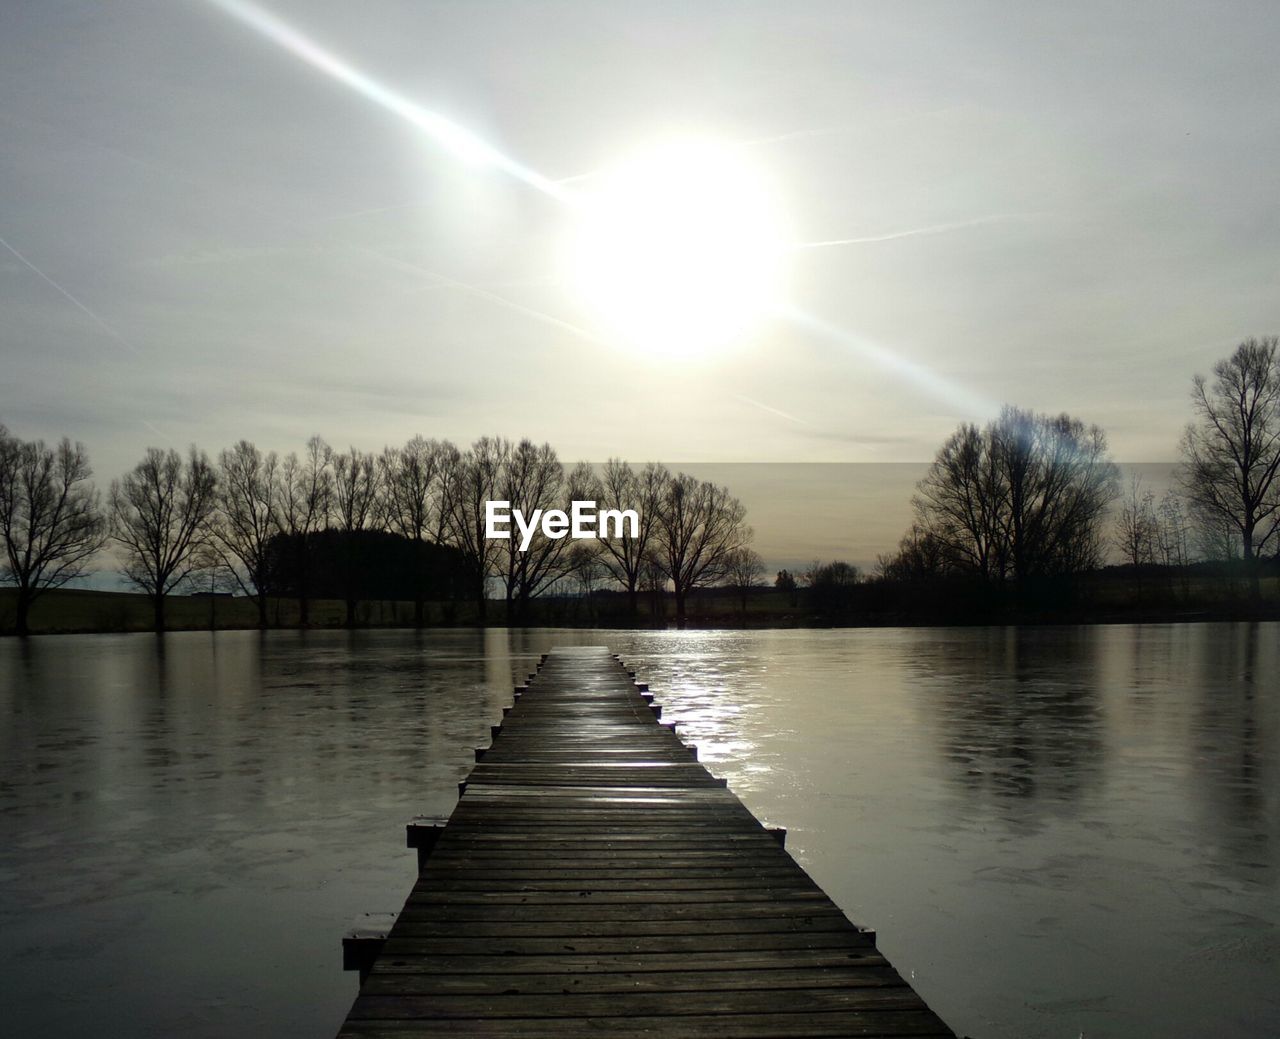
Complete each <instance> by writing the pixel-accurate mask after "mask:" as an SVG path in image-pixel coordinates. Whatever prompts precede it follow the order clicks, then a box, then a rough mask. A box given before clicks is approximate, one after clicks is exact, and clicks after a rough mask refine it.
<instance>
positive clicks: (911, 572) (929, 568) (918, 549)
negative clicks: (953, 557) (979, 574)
mask: <svg viewBox="0 0 1280 1039" xmlns="http://www.w3.org/2000/svg"><path fill="white" fill-rule="evenodd" d="M949 556H950V552H949V550H948V547H947V545H946V544H945V543H944V542H943V540H942V539H941V538H940V537H939V536H938V535H937V534H935V533H934V532H933V531H931V530H928V529H926V528H925V527H922V526H921V525H920V524H919V523H916V524H913V525H912V527H911V529H910V530H909V531H907V533H906V534H904V535H903V536H902V540H901V541H899V542H898V551H897V552H895V553H894V554H893V555H891V556H881V557H880V558H879V560H877V563H878V567H879V571H880V576H881V577H883V578H884V579H885V580H886V581H933V580H937V579H938V578H939V577H942V576H943V575H944V574H946V573H948V572H949V571H950V569H951V566H952V564H951V561H950V558H949Z"/></svg>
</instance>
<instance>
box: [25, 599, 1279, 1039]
mask: <svg viewBox="0 0 1280 1039" xmlns="http://www.w3.org/2000/svg"><path fill="white" fill-rule="evenodd" d="M570 642H579V643H606V644H608V645H610V646H611V647H613V648H614V649H615V650H616V651H618V652H622V653H624V654H625V655H626V656H627V657H628V659H629V661H631V662H633V663H634V664H635V665H636V666H637V667H638V668H639V670H640V671H641V672H642V676H644V677H647V678H648V679H649V681H650V685H651V686H652V688H653V689H654V691H655V693H656V694H657V698H658V699H659V701H661V702H662V703H664V705H665V707H664V712H663V717H664V719H672V720H675V721H677V722H679V723H681V733H682V735H683V736H684V737H685V739H687V740H690V741H692V742H696V743H697V744H698V745H699V748H700V756H701V758H702V760H703V761H704V762H706V763H707V764H708V765H709V767H710V768H711V769H712V770H713V771H714V772H716V773H717V774H719V775H723V776H726V777H727V778H728V780H729V782H730V785H731V786H732V788H733V789H734V790H735V791H736V792H737V793H738V794H739V795H740V796H741V797H742V798H743V800H744V801H745V802H746V803H747V805H748V806H749V807H750V808H752V810H753V811H755V812H756V814H757V815H758V816H760V817H762V818H764V819H766V820H767V821H769V822H770V823H774V824H779V825H784V826H786V827H787V828H788V830H789V831H790V835H789V838H788V848H789V849H790V850H791V851H792V853H793V854H794V855H795V856H796V857H797V858H798V859H799V860H800V862H801V863H802V864H803V865H804V866H805V867H806V868H807V869H808V870H809V872H810V873H811V874H812V875H813V877H814V878H815V879H816V880H817V881H818V882H819V883H820V884H822V885H823V886H824V887H825V888H826V889H827V891H828V892H829V893H830V894H831V896H832V897H833V898H834V899H835V900H836V901H837V902H838V903H839V904H840V905H841V906H842V907H843V908H844V909H845V910H846V912H848V914H849V915H850V916H851V917H852V918H853V919H855V920H857V921H859V922H861V923H866V924H870V925H873V926H875V927H876V928H877V929H878V930H879V932H880V945H881V948H882V949H884V950H885V951H886V952H887V954H888V955H889V956H890V957H892V958H893V960H894V962H895V964H896V965H897V966H898V968H899V970H901V971H902V972H903V973H904V974H907V975H909V976H911V977H913V978H914V982H915V984H916V986H917V987H918V989H919V990H920V992H921V993H922V994H923V995H924V997H925V998H926V999H927V1000H929V1002H930V1003H931V1004H932V1005H933V1006H934V1008H935V1009H936V1010H937V1011H938V1012H939V1013H940V1014H942V1016H943V1017H944V1018H945V1019H946V1020H947V1021H948V1023H949V1024H951V1025H952V1026H953V1027H954V1028H956V1029H957V1030H958V1031H960V1032H962V1033H963V1032H967V1033H969V1034H971V1035H973V1036H976V1037H979V1039H998V1037H1022V1036H1064V1037H1069V1039H1077V1037H1078V1036H1081V1035H1084V1036H1086V1037H1101V1036H1148V1035H1149V1036H1193V1035H1194V1036H1203V1035H1232V1036H1274V1035H1277V1034H1280V985H1278V984H1277V979H1278V978H1280V929H1278V925H1280V886H1278V884H1277V879H1278V872H1280V869H1278V860H1280V852H1278V846H1280V760H1278V759H1280V749H1278V748H1280V625H1275V624H1254V625H1244V624H1242V625H1189V626H1180V627H1163V626H1151V627H1093V628H1056V629H1030V630H1014V629H966V630H937V629H907V630H866V631H821V632H805V631H778V632H711V633H675V632H656V633H655V632H639V633H630V632H607V633H591V632H581V631H550V630H542V631H539V630H532V631H512V632H506V631H490V632H466V631H440V632H429V633H426V634H423V635H419V634H415V633H413V632H365V633H353V634H347V633H337V632H333V633H330V632H325V633H317V632H311V633H306V634H299V633H273V634H271V635H268V636H265V637H264V636H260V635H258V634H256V633H239V632H236V633H220V634H218V635H217V636H211V635H207V634H176V635H169V636H167V637H166V638H165V639H164V640H163V641H157V640H155V639H153V638H151V637H149V636H86V637H72V636H65V637H58V638H47V639H36V640H32V641H31V642H30V643H29V644H25V645H23V644H19V643H17V642H15V641H12V640H8V641H4V642H2V643H0V994H2V998H0V1005H2V1006H3V1008H4V1009H3V1015H4V1022H5V1031H6V1033H7V1034H12V1035H24V1036H28V1035H29V1036H45V1035H78V1034H84V1033H88V1032H90V1031H96V1032H101V1031H106V1032H109V1033H110V1034H113V1035H121V1036H126V1035H129V1036H169V1035H178V1034H181V1035H184V1036H194V1037H204V1036H209V1037H212V1036H230V1035H278V1036H325V1035H331V1034H332V1033H333V1032H334V1030H335V1029H336V1027H337V1025H338V1024H339V1022H340V1021H341V1019H342V1017H343V1015H344V1014H345V1012H346V1010H347V1008H348V1006H349V1005H350V1001H351V999H352V997H353V996H354V992H355V981H354V979H353V976H352V975H344V974H342V973H341V971H340V969H339V967H340V954H339V938H340V936H341V933H342V931H343V930H344V929H345V928H346V927H348V926H349V924H350V923H351V921H352V920H353V919H354V918H355V917H356V916H357V915H358V914H359V913H360V912H363V911H394V910H396V909H398V908H399V906H400V904H401V902H402V901H403V899H404V896H405V894H406V893H407V892H408V889H409V887H410V884H411V882H412V878H413V861H414V860H413V852H410V851H407V850H406V849H405V848H404V847H403V843H404V838H403V828H402V827H403V823H404V821H405V819H406V818H407V817H408V816H411V815H413V814H416V813H420V812H422V813H436V812H447V811H448V810H449V809H450V808H451V806H452V804H453V801H454V799H455V795H456V783H457V781H458V780H459V779H460V778H462V777H463V776H464V775H465V774H466V772H467V771H468V770H469V768H470V767H471V760H472V753H471V751H472V748H473V747H474V746H476V745H477V744H481V745H483V744H484V743H487V742H488V740H487V737H488V726H489V725H490V723H491V722H493V721H495V720H497V718H498V716H499V714H500V708H501V706H502V705H503V704H504V703H506V702H509V696H510V686H511V681H512V674H513V672H514V673H517V674H523V672H525V671H528V670H531V669H532V664H533V662H534V660H535V659H536V655H537V654H538V653H539V652H542V651H544V650H546V649H548V648H550V647H551V646H552V645H555V644H558V643H570Z"/></svg>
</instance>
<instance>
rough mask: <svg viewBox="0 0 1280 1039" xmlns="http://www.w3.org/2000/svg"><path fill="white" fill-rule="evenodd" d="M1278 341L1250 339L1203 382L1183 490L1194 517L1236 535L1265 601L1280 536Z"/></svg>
mask: <svg viewBox="0 0 1280 1039" xmlns="http://www.w3.org/2000/svg"><path fill="white" fill-rule="evenodd" d="M1276 346H1277V338H1276V337H1275V336H1271V337H1268V338H1265V339H1248V340H1246V341H1245V342H1243V343H1241V344H1240V345H1239V346H1238V347H1236V351H1235V353H1233V354H1232V355H1231V356H1230V357H1228V358H1226V359H1225V360H1222V361H1219V362H1218V363H1217V364H1215V365H1214V366H1213V381H1212V383H1210V382H1208V381H1207V380H1206V379H1205V378H1204V376H1202V375H1197V376H1196V377H1195V379H1194V381H1193V383H1192V390H1191V402H1192V406H1193V407H1194V409H1195V412H1196V420H1195V421H1194V422H1193V423H1191V424H1190V425H1189V426H1187V430H1186V432H1185V433H1184V434H1183V437H1182V467H1181V471H1180V474H1179V475H1180V482H1181V484H1182V489H1183V493H1184V494H1185V495H1186V496H1187V499H1188V500H1189V501H1190V502H1191V505H1192V508H1193V510H1194V511H1196V512H1198V513H1199V514H1201V515H1202V516H1203V517H1205V519H1206V521H1207V523H1208V525H1209V526H1210V527H1211V528H1212V529H1218V530H1220V529H1222V528H1224V527H1225V528H1227V529H1231V530H1234V532H1235V534H1236V537H1237V539H1238V540H1239V543H1240V549H1241V553H1242V555H1243V557H1244V561H1245V566H1246V567H1247V568H1248V571H1249V588H1250V594H1251V595H1252V597H1253V598H1254V599H1257V598H1258V597H1259V594H1260V585H1259V573H1258V557H1259V556H1260V555H1261V554H1262V552H1263V551H1264V550H1265V549H1266V547H1267V545H1268V544H1269V543H1270V542H1271V539H1272V538H1273V537H1274V536H1275V534H1276V530H1277V529H1278V528H1280V481H1278V480H1277V479H1276V474H1277V471H1278V470H1280V361H1278V359H1277V356H1276Z"/></svg>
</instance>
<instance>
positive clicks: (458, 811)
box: [339, 647, 954, 1039]
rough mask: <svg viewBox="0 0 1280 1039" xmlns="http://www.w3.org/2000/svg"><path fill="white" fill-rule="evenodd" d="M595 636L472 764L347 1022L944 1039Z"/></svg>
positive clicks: (516, 711) (564, 1031)
mask: <svg viewBox="0 0 1280 1039" xmlns="http://www.w3.org/2000/svg"><path fill="white" fill-rule="evenodd" d="M658 713H659V710H658V709H657V708H654V707H652V706H651V704H650V702H649V697H648V694H647V693H645V692H644V691H643V687H640V686H637V685H636V684H635V682H634V681H633V679H632V677H631V676H630V675H629V674H628V672H627V671H626V670H625V669H624V668H623V667H622V665H621V664H619V663H618V661H617V660H616V659H615V658H613V657H612V656H610V654H609V653H608V651H607V650H606V649H605V648H603V647H599V648H596V647H592V648H583V649H558V650H555V651H553V652H552V653H551V654H550V655H549V656H548V657H547V658H546V659H545V660H544V662H543V664H542V665H541V667H540V669H539V671H538V674H537V676H536V677H535V678H533V679H532V680H531V681H530V683H529V686H528V688H527V691H524V692H523V694H522V695H520V696H519V697H518V699H517V700H516V703H515V706H514V708H513V709H512V710H511V711H510V712H509V713H508V715H507V716H506V718H505V719H504V721H503V724H502V726H501V730H500V732H495V739H494V741H493V746H492V747H491V748H489V749H488V750H487V751H484V752H483V753H481V752H477V757H478V758H479V761H478V763H477V764H476V766H475V769H474V770H473V771H472V772H471V775H470V776H469V777H468V779H467V781H466V783H465V784H464V785H465V792H464V794H463V796H462V797H461V799H460V800H459V802H458V805H457V807H456V808H455V810H454V812H453V814H452V816H450V818H449V820H448V825H447V826H445V827H444V828H443V829H442V830H441V831H439V834H438V837H437V838H436V839H435V841H434V844H433V846H432V847H431V848H430V851H429V853H426V854H425V856H424V858H423V861H422V867H423V868H422V869H421V872H420V875H419V877H418V881H417V883H416V884H415V885H414V887H413V890H412V892H411V893H410V895H409V899H408V901H407V902H406V903H405V907H404V909H403V911H402V912H401V913H400V915H399V917H398V918H397V919H396V921H395V924H394V925H393V926H392V928H391V930H390V933H389V934H388V936H387V939H386V941H385V943H384V944H383V946H382V948H381V951H380V952H379V954H378V955H377V957H376V959H375V960H374V961H373V963H372V965H371V966H370V968H369V970H368V972H367V977H366V978H365V980H364V982H363V984H362V985H361V988H360V994H359V996H358V997H357V998H356V1000H355V1003H354V1005H353V1006H352V1008H351V1013H350V1015H349V1016H348V1018H347V1020H346V1023H345V1024H344V1025H343V1027H342V1030H341V1032H340V1033H339V1034H340V1037H342V1039H375V1037H388V1039H390V1037H396V1039H405V1037H408V1036H417V1035H424V1036H428V1035H429V1036H435V1035H457V1036H493V1037H502V1036H521V1037H531V1036H544V1037H548V1039H550V1037H561V1036H563V1037H573V1036H584V1035H604V1036H608V1037H610V1039H630V1037H633V1036H707V1037H712V1036H714V1037H716V1039H730V1037H743V1039H746V1037H763V1036H778V1037H782V1036H786V1037H797V1036H908V1035H909V1036H953V1034H954V1033H952V1032H951V1031H950V1030H949V1029H948V1028H947V1027H946V1026H945V1025H944V1024H943V1023H942V1021H941V1020H939V1018H938V1017H937V1016H936V1015H935V1014H933V1013H932V1011H930V1010H929V1008H928V1007H927V1006H926V1005H925V1004H924V1002H923V1000H921V999H920V997H919V996H918V995H916V993H915V992H914V991H913V990H912V989H911V988H910V986H908V985H907V983H906V982H905V981H904V980H903V979H902V978H901V977H900V976H899V975H898V974H897V972H895V971H894V969H893V967H892V966H891V965H890V964H889V963H888V961H887V960H885V958H884V957H883V956H881V955H880V954H879V953H878V952H877V950H876V945H875V935H874V934H873V933H871V932H869V931H866V930H863V929H860V928H858V927H856V926H854V925H853V924H852V923H850V922H849V920H848V919H847V918H846V917H845V915H844V913H842V912H841V911H840V909H839V907H837V906H836V905H835V903H834V902H832V901H831V899H830V898H828V897H827V896H826V894H824V893H823V891H822V890H821V889H820V888H819V887H818V886H817V885H816V884H815V883H814V882H813V881H812V880H810V879H809V876H808V875H807V874H806V873H805V872H804V870H802V869H801V868H800V867H799V866H798V865H797V864H796V863H795V861H794V860H793V859H792V858H791V856H790V855H788V854H787V852H786V851H785V850H784V848H783V846H782V843H781V841H780V840H779V839H778V837H779V835H778V834H775V833H773V832H771V831H769V830H767V829H765V827H763V826H762V825H761V824H760V823H759V822H758V821H757V820H756V819H755V818H754V817H753V816H752V815H751V813H750V812H749V811H747V809H746V808H745V807H744V806H743V805H742V803H741V802H740V801H739V800H738V799H737V797H735V796H734V795H733V794H732V793H731V792H730V791H729V790H727V789H726V787H725V783H724V780H722V779H717V778H715V777H714V776H712V775H711V774H710V773H709V772H708V771H707V770H706V769H705V768H703V767H702V765H700V764H698V762H697V760H696V758H695V756H694V754H693V752H691V750H690V748H688V747H686V746H685V745H684V744H683V743H681V742H680V740H679V739H678V738H677V737H676V735H675V733H674V732H673V731H672V729H671V728H670V727H668V726H664V725H661V724H659V720H658V717H657V715H658Z"/></svg>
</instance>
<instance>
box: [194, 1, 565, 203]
mask: <svg viewBox="0 0 1280 1039" xmlns="http://www.w3.org/2000/svg"><path fill="white" fill-rule="evenodd" d="M207 2H208V3H210V4H212V5H213V6H215V7H217V8H219V9H220V10H222V11H223V12H225V13H226V14H229V15H230V16H231V17H233V18H234V19H236V21H238V22H241V23H242V24H244V25H247V26H248V27H249V28H251V29H253V30H254V31H255V32H257V33H259V34H260V35H262V36H264V37H266V38H267V39H268V40H270V41H271V42H272V43H274V44H276V45H277V46H279V47H282V48H283V49H285V50H286V51H288V52H289V53H290V54H292V55H294V56H295V57H297V58H301V59H302V60H303V61H305V62H306V63H307V64H308V65H310V66H312V67H313V68H316V69H319V70H320V71H321V72H323V73H325V74H326V75H328V76H330V77H332V78H333V79H335V80H337V81H338V82H339V83H342V84H343V85H344V86H348V87H350V88H351V89H352V90H354V91H355V92H356V93H357V94H360V95H362V96H363V97H365V98H368V99H369V100H370V101H372V102H373V103H374V104H376V105H378V106H380V107H381V108H385V109H386V110H387V111H388V112H391V113H393V114H395V115H398V116H399V117H400V118H401V119H403V120H405V122H407V123H409V124H411V125H412V126H414V127H416V128H417V129H419V130H421V131H422V132H423V133H425V134H426V135H427V136H428V137H430V138H431V139H432V140H434V141H435V142H436V143H437V144H438V145H440V146H441V147H442V148H444V149H445V151H448V152H451V153H452V154H453V155H455V156H457V157H458V158H460V159H463V160H464V161H468V162H478V163H481V164H483V165H486V166H492V167H493V168H495V169H499V170H502V171H503V172H504V173H507V174H509V175H510V176H512V177H515V178H516V179H517V180H520V181H523V182H524V183H525V184H528V185H529V186H530V187H533V188H536V189H537V190H538V191H541V192H542V193H543V194H546V195H549V196H550V197H551V198H554V199H555V200H556V201H558V202H568V201H569V197H568V195H566V194H565V192H564V191H562V190H561V188H560V187H559V185H557V184H556V183H555V181H552V180H549V179H548V178H547V177H544V176H543V175H542V174H541V173H538V172H537V171H536V170H532V169H530V168H529V167H527V166H524V165H522V164H521V163H519V162H517V161H516V160H515V159H513V158H511V157H510V156H508V155H504V154H503V153H502V152H500V151H499V150H498V149H497V148H495V147H494V146H493V145H491V144H489V143H488V142H487V141H484V140H482V139H481V138H480V137H477V136H476V135H475V134H473V133H472V132H471V131H470V130H468V129H466V128H465V127H463V126H460V125H458V124H457V123H455V122H454V121H453V120H451V119H448V118H446V117H445V116H443V115H441V114H440V113H439V112H433V111H432V110H431V109H429V108H423V107H422V106H421V105H419V104H417V103H416V102H414V101H411V100H409V98H407V97H405V96H404V95H403V94H399V93H397V92H396V91H394V90H392V89H391V88H390V87H387V86H385V85H383V84H382V83H379V82H378V81H377V80H376V79H374V78H373V77H371V76H368V75H366V74H365V73H363V72H361V71H360V70H359V69H357V68H356V67H355V66H354V65H351V64H350V63H348V62H347V61H345V60H344V59H342V58H340V57H339V56H338V55H337V54H335V53H333V52H332V51H330V50H327V49H325V48H324V47H322V46H321V45H320V44H318V43H316V42H315V41H314V40H312V39H311V38H310V37H308V36H306V35H305V34H303V33H302V32H300V31H299V30H297V29H295V28H294V27H293V26H291V25H289V23H287V22H286V21H284V20H283V19H282V18H279V17H277V16H276V15H274V14H272V13H271V12H270V11H268V10H266V9H265V8H263V7H259V6H258V5H257V4H254V3H250V2H249V0H207Z"/></svg>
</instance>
